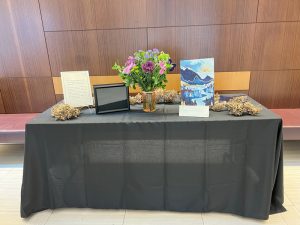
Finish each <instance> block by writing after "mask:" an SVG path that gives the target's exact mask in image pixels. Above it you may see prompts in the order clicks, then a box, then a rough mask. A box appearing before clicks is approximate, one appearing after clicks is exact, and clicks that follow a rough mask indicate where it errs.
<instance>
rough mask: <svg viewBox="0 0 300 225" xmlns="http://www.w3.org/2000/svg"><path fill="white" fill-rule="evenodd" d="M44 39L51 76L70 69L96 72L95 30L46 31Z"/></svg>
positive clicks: (97, 64) (96, 45)
mask: <svg viewBox="0 0 300 225" xmlns="http://www.w3.org/2000/svg"><path fill="white" fill-rule="evenodd" d="M46 40H47V44H48V51H49V58H50V64H51V68H52V75H53V76H60V72H62V71H72V70H88V71H89V72H90V74H98V72H99V56H98V44H97V32H96V31H66V32H47V33H46Z"/></svg>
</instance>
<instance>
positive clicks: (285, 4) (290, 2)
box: [257, 0, 300, 22]
mask: <svg viewBox="0 0 300 225" xmlns="http://www.w3.org/2000/svg"><path fill="white" fill-rule="evenodd" d="M299 20H300V1H299V0H260V1H259V7H258V15H257V21H258V22H274V21H299Z"/></svg>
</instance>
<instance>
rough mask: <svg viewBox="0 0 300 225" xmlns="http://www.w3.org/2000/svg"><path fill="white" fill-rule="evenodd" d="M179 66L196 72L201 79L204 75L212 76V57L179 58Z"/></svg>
mask: <svg viewBox="0 0 300 225" xmlns="http://www.w3.org/2000/svg"><path fill="white" fill-rule="evenodd" d="M180 67H181V68H182V67H185V68H189V69H191V70H193V71H194V72H196V73H197V74H198V75H199V76H200V77H201V78H202V79H204V78H205V77H206V76H210V77H213V76H214V73H213V72H214V59H213V58H208V59H192V60H181V61H180Z"/></svg>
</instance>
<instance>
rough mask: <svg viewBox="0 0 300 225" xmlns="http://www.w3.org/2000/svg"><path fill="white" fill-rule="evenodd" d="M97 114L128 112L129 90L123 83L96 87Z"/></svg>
mask: <svg viewBox="0 0 300 225" xmlns="http://www.w3.org/2000/svg"><path fill="white" fill-rule="evenodd" d="M94 97H95V109H96V114H103V113H109V112H118V111H128V110H130V103H129V88H128V87H126V86H125V84H123V83H119V84H103V85H94Z"/></svg>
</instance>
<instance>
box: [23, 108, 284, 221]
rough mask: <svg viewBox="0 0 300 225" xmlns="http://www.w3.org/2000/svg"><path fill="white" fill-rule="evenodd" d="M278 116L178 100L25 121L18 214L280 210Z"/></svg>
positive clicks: (262, 213)
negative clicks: (196, 109) (152, 108)
mask: <svg viewBox="0 0 300 225" xmlns="http://www.w3.org/2000/svg"><path fill="white" fill-rule="evenodd" d="M281 130H282V121H281V118H279V117H278V116H276V115H275V114H273V113H272V112H271V111H269V110H267V109H266V108H264V109H263V111H262V112H261V114H260V115H259V116H257V117H251V116H244V117H233V116H231V115H228V113H227V112H210V117H209V118H193V117H179V116H178V105H159V106H158V110H157V111H156V112H155V113H144V112H142V111H141V107H140V106H136V107H134V109H133V110H132V111H130V112H119V113H112V114H105V115H95V114H94V111H93V110H89V109H87V110H85V111H84V112H83V113H82V115H81V116H80V117H79V118H78V119H76V120H71V121H65V122H59V121H55V120H54V119H53V118H51V116H50V110H47V111H45V112H44V113H42V114H41V115H39V116H38V117H37V118H35V119H33V120H32V121H31V122H30V123H28V124H27V125H26V143H25V159H24V174H23V184H22V199H21V216H22V217H28V216H29V215H31V214H32V213H34V212H37V211H41V210H44V209H48V208H50V209H54V208H61V207H79V208H80V207H88V208H101V209H123V208H126V209H145V210H170V211H193V212H208V211H216V212H228V213H234V214H238V215H241V216H246V217H253V218H258V219H267V218H268V216H269V214H270V213H273V212H281V211H284V208H283V207H282V203H283V164H282V163H283V162H282V133H281Z"/></svg>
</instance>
